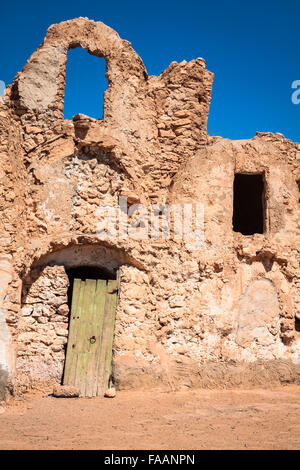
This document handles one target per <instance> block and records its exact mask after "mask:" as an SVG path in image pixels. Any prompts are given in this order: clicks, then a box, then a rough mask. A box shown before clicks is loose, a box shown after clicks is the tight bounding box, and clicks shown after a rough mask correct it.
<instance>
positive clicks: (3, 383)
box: [0, 366, 8, 401]
mask: <svg viewBox="0 0 300 470" xmlns="http://www.w3.org/2000/svg"><path fill="white" fill-rule="evenodd" d="M7 386H8V373H7V371H6V370H4V369H3V368H2V367H1V366H0V401H3V400H5V398H6V394H7V388H8V387H7Z"/></svg>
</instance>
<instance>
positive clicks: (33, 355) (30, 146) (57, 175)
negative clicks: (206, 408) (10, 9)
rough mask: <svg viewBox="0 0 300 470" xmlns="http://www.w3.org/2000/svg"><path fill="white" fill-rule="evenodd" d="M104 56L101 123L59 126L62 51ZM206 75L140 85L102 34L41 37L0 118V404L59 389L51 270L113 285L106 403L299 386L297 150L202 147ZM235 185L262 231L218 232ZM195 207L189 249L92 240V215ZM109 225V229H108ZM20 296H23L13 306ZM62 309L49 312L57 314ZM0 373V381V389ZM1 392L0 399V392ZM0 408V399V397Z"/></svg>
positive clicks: (64, 317) (58, 296) (188, 72)
mask: <svg viewBox="0 0 300 470" xmlns="http://www.w3.org/2000/svg"><path fill="white" fill-rule="evenodd" d="M74 47H83V48H85V49H87V50H88V51H89V53H91V54H93V55H95V56H98V57H104V58H105V60H106V63H107V79H108V84H109V86H108V90H107V91H106V92H105V95H104V115H103V119H102V120H95V119H92V118H90V117H88V116H84V115H76V116H74V118H73V120H72V121H68V120H64V119H63V105H64V87H65V71H66V61H67V52H68V50H69V49H70V48H74ZM212 81H213V74H212V73H211V72H209V71H208V70H206V68H205V61H204V60H203V59H201V58H198V59H195V60H192V61H190V62H186V61H183V62H181V63H180V64H178V63H176V62H173V63H172V64H171V65H170V66H169V67H168V68H167V69H166V70H165V71H164V72H163V73H162V74H161V75H160V76H159V77H149V76H148V74H147V71H146V69H145V67H144V65H143V63H142V61H141V59H140V58H139V57H138V55H137V54H136V53H135V51H134V50H133V49H132V48H131V45H130V44H129V43H128V42H127V41H124V40H122V39H121V38H120V37H119V36H118V34H117V33H116V32H115V31H113V30H112V29H111V28H109V27H107V26H105V25H103V24H102V23H95V22H93V21H90V20H88V19H86V18H77V19H75V20H70V21H67V22H63V23H61V24H58V25H53V26H51V27H50V28H49V30H48V32H47V35H46V37H45V39H44V41H43V43H42V45H41V46H40V47H39V49H38V50H37V51H35V52H34V54H33V55H32V57H31V58H30V59H29V61H28V63H27V64H26V65H25V67H24V69H23V70H22V71H21V72H20V73H18V75H17V76H16V78H15V80H14V82H13V83H12V85H11V86H9V87H8V88H7V90H6V98H5V103H6V104H5V105H0V133H1V143H0V159H1V169H0V181H1V184H0V195H1V197H0V204H1V220H0V269H1V276H0V282H1V284H0V302H1V310H0V384H1V385H0V394H1V387H2V389H7V388H8V386H9V384H11V386H13V385H14V383H16V384H18V386H21V385H22V384H23V386H24V387H25V388H26V387H29V386H35V384H36V383H38V382H49V381H51V380H55V381H60V380H61V376H62V370H63V364H64V354H65V351H64V347H65V343H66V340H67V329H68V312H67V303H66V291H67V288H68V278H67V276H66V272H65V269H67V268H69V267H76V266H83V265H86V266H93V265H94V266H99V267H106V268H107V269H108V270H109V271H110V272H112V273H114V272H115V271H116V270H117V269H120V272H121V291H120V301H119V305H118V310H117V321H116V329H115V339H114V351H113V352H114V355H113V368H114V375H115V381H116V384H117V386H118V387H119V388H130V387H135V388H137V387H152V386H155V385H163V386H167V387H169V388H170V387H171V388H172V389H174V388H176V387H179V386H184V387H192V386H210V387H213V386H214V387H216V386H219V387H225V386H242V385H246V386H251V385H257V384H259V385H268V384H270V383H275V382H277V383H278V382H292V381H297V380H299V370H298V369H299V363H300V355H299V354H300V336H299V335H300V333H299V327H298V326H297V325H298V323H297V321H296V320H297V318H298V319H299V317H300V313H299V302H300V300H299V295H300V294H299V285H300V284H299V282H300V281H299V278H300V276H299V259H300V257H299V246H300V243H299V242H300V229H299V228H300V224H299V217H300V215H299V214H300V206H299V185H298V183H297V182H299V181H300V165H299V162H300V144H298V143H293V142H291V141H289V140H287V139H285V138H284V137H283V136H281V135H280V134H271V133H264V134H262V133H258V134H257V135H256V136H255V137H254V138H253V139H250V140H241V141H233V142H232V141H229V140H227V139H222V138H221V137H209V136H208V135H207V129H206V123H207V118H208V112H209V105H210V98H211V88H212ZM235 173H246V174H249V173H250V174H252V173H254V174H255V173H260V174H263V175H264V180H265V185H266V187H265V202H266V217H265V218H266V220H265V232H264V233H263V234H254V235H251V236H244V235H242V234H241V233H237V232H234V231H233V228H232V215H233V181H234V175H235ZM121 196H122V197H125V196H126V197H127V200H128V207H131V208H133V209H134V208H136V209H138V207H137V206H134V204H139V203H141V204H143V207H144V208H146V210H147V211H149V213H150V212H151V210H152V209H153V204H165V203H168V204H169V205H172V204H177V205H179V206H181V207H183V206H184V204H192V205H194V206H195V204H197V203H201V204H202V206H203V209H204V240H203V245H202V246H199V247H198V248H197V249H193V248H191V246H190V245H189V244H187V243H186V241H185V240H184V239H176V238H175V237H174V230H173V229H172V228H171V231H170V236H167V237H166V236H163V234H162V233H160V235H159V237H158V238H157V239H156V238H151V237H150V236H149V235H150V228H149V226H148V225H150V222H149V224H147V223H146V224H144V226H143V227H142V226H141V227H140V228H141V229H142V230H141V232H143V230H144V234H145V230H146V232H147V228H148V229H149V230H148V234H147V233H146V235H148V236H146V237H139V236H137V230H135V226H136V225H137V226H138V225H139V216H138V214H137V213H134V214H131V215H130V216H129V217H128V219H126V220H125V222H124V220H123V222H122V223H124V224H125V225H126V228H127V232H128V230H129V229H131V232H130V233H131V235H132V233H134V234H135V236H130V235H129V234H128V236H118V233H117V235H116V236H113V237H110V238H107V239H105V237H104V238H101V237H99V233H97V228H98V223H99V221H101V220H102V219H101V217H99V212H98V208H99V207H103V206H109V207H112V208H115V209H117V211H118V214H119V215H120V214H121V216H122V213H123V215H124V211H123V212H122V210H121V209H120V207H119V198H120V197H121ZM120 223H121V222H120V221H119V222H118V224H119V225H118V224H117V228H119V226H120ZM22 284H23V294H22ZM60 302H61V303H60ZM1 371H3V372H1ZM1 374H2V375H1ZM3 384H5V385H3ZM2 395H3V393H2Z"/></svg>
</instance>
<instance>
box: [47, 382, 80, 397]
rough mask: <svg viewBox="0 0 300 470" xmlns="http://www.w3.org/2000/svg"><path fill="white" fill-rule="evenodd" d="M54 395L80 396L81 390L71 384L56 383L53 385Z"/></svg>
mask: <svg viewBox="0 0 300 470" xmlns="http://www.w3.org/2000/svg"><path fill="white" fill-rule="evenodd" d="M53 396H54V397H55V398H78V397H79V390H78V388H76V387H72V386H71V385H55V387H53Z"/></svg>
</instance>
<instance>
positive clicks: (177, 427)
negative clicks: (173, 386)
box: [0, 386, 300, 450]
mask: <svg viewBox="0 0 300 470" xmlns="http://www.w3.org/2000/svg"><path fill="white" fill-rule="evenodd" d="M2 411H3V410H2ZM0 449H107V450H112V449H126V450H132V449H149V450H152V449H161V450H165V449H166V450H174V449H178V450H183V449H184V450H188V449H300V387H297V386H286V387H280V388H276V389H274V390H234V391H232V390H221V391H220V390H218V391H212V390H190V391H180V392H170V393H166V392H158V391H153V392H127V391H126V392H124V391H123V392H119V393H118V394H117V396H116V398H114V399H108V398H102V397H101V398H100V397H99V398H90V399H88V398H86V399H83V398H81V399H74V398H73V399H63V398H60V399H58V398H53V397H51V396H48V395H47V394H45V393H42V392H36V393H34V394H28V395H26V396H25V398H24V399H23V400H18V401H16V400H15V401H14V402H11V403H10V404H9V405H8V406H7V407H6V408H5V411H4V412H2V413H1V414H0Z"/></svg>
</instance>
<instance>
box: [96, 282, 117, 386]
mask: <svg viewBox="0 0 300 470" xmlns="http://www.w3.org/2000/svg"><path fill="white" fill-rule="evenodd" d="M112 283H113V284H112ZM116 287H117V283H116V281H108V283H107V286H106V295H105V310H104V321H103V330H102V344H101V351H100V355H99V369H98V387H97V395H103V394H104V393H105V390H106V389H107V386H108V379H109V377H108V378H107V375H108V374H110V371H109V370H108V371H106V361H107V354H108V353H107V350H108V348H109V346H110V344H111V327H112V315H114V314H115V311H113V308H112V305H113V297H112V296H116V292H115V293H112V291H115V290H116ZM108 369H110V368H108Z"/></svg>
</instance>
